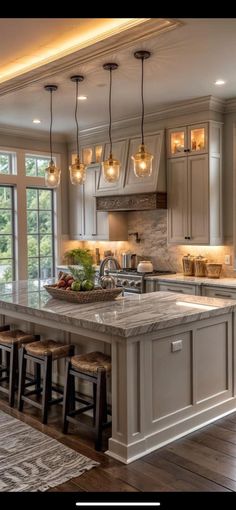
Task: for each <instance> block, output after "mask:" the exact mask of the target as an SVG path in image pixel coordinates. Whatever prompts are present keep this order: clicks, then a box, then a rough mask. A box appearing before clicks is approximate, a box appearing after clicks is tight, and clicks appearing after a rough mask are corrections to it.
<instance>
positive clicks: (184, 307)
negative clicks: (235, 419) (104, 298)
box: [0, 280, 236, 463]
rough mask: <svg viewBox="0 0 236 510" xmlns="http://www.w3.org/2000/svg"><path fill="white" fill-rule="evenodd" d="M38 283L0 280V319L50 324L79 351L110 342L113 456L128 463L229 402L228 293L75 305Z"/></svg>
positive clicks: (231, 317) (232, 354) (234, 356)
mask: <svg viewBox="0 0 236 510" xmlns="http://www.w3.org/2000/svg"><path fill="white" fill-rule="evenodd" d="M43 283H44V282H42V281H41V282H40V281H38V280H34V281H23V282H14V283H9V284H5V285H4V284H1V285H0V319H1V323H2V324H4V322H7V323H9V322H10V323H12V324H14V325H17V326H19V325H21V324H22V323H23V324H24V327H25V328H26V327H27V328H28V331H32V332H37V333H41V334H42V336H44V335H45V336H47V337H49V335H50V336H51V337H52V332H54V337H55V338H61V339H63V340H64V341H68V342H70V341H73V343H77V344H78V352H81V351H80V345H81V346H83V348H84V345H85V343H86V350H87V351H89V350H90V351H91V350H94V342H95V344H96V345H98V346H99V347H100V350H104V349H105V350H106V349H108V350H109V349H110V347H111V355H112V436H111V438H110V439H109V450H108V452H107V453H108V454H109V455H111V456H112V457H115V458H117V459H119V460H121V461H122V462H124V463H128V462H132V461H133V460H135V459H137V458H139V457H142V456H143V455H146V454H147V453H148V452H151V451H153V450H155V449H156V448H158V447H160V446H162V445H164V444H166V443H167V442H170V441H172V440H174V439H176V438H178V437H181V436H182V435H184V434H186V433H188V432H191V431H193V430H195V429H197V428H199V427H201V426H204V425H206V424H207V423H210V422H211V421H214V420H215V419H217V418H219V417H221V416H224V415H226V414H228V413H230V412H233V411H235V410H236V396H235V390H236V383H235V379H236V378H235V366H236V348H235V347H236V346H235V311H236V303H234V302H233V301H229V300H222V299H216V298H208V297H201V296H192V295H191V296H189V295H181V297H180V295H179V294H175V293H170V292H156V293H151V294H138V295H136V294H134V295H133V296H128V297H125V298H118V299H116V300H115V301H112V302H100V303H90V304H85V305H79V304H74V303H68V302H66V301H60V300H55V299H52V298H51V297H50V296H49V295H48V294H47V293H46V291H45V290H44V288H43ZM47 283H48V281H47ZM62 335H65V336H64V337H62ZM104 346H105V347H104ZM106 352H107V350H106Z"/></svg>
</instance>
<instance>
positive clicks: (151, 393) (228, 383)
mask: <svg viewBox="0 0 236 510" xmlns="http://www.w3.org/2000/svg"><path fill="white" fill-rule="evenodd" d="M232 315H233V314H232V313H227V314H225V313H224V314H222V315H221V316H219V317H214V318H212V319H202V320H200V321H195V322H192V323H189V324H183V325H182V326H177V327H175V328H174V327H172V328H167V329H166V330H162V331H160V332H153V333H149V334H146V335H143V336H142V337H141V335H140V336H137V337H136V338H132V339H129V341H127V342H126V343H124V342H120V341H114V343H113V346H112V362H113V367H112V371H113V397H112V399H113V431H112V438H111V439H110V440H109V452H108V454H109V455H111V456H113V457H115V458H117V459H120V460H121V461H123V462H125V463H129V462H132V461H133V460H135V459H136V458H139V457H142V456H143V455H146V454H147V453H148V452H151V451H153V450H155V449H157V448H159V447H160V446H163V445H164V444H166V443H168V442H171V441H173V440H174V439H176V438H178V437H181V436H183V435H185V434H186V433H188V432H191V431H193V430H196V429H197V428H200V427H201V426H203V425H206V424H207V423H209V422H211V421H214V420H216V419H217V418H219V417H221V416H223V415H225V414H228V413H230V412H233V411H235V409H236V399H235V391H234V384H235V383H234V378H233V373H234V370H235V368H234V367H235V364H234V359H235V334H234V328H235V322H234V321H232ZM232 325H233V326H234V327H233V328H232ZM138 380H139V383H138Z"/></svg>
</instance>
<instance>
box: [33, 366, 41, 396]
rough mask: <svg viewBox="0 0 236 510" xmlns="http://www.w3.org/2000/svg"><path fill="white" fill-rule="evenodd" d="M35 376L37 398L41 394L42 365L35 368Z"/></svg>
mask: <svg viewBox="0 0 236 510" xmlns="http://www.w3.org/2000/svg"><path fill="white" fill-rule="evenodd" d="M34 376H35V381H36V382H35V389H36V390H37V396H38V395H39V394H40V392H41V365H40V363H35V366H34Z"/></svg>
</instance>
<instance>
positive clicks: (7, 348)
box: [0, 326, 39, 407]
mask: <svg viewBox="0 0 236 510" xmlns="http://www.w3.org/2000/svg"><path fill="white" fill-rule="evenodd" d="M37 339H39V336H37V335H31V334H27V333H24V331H21V330H20V329H15V330H10V326H1V327H0V352H1V360H0V382H4V381H5V382H7V383H8V387H7V388H6V387H5V386H2V385H0V391H2V392H3V393H7V394H8V395H9V404H10V406H11V407H13V406H14V403H15V390H16V387H17V382H18V350H19V348H20V347H21V346H22V345H23V344H24V345H25V344H27V343H29V342H33V341H34V342H35V343H37V342H36V340H37ZM3 352H5V353H6V362H5V363H3V358H2V353H3ZM3 374H4V375H3ZM27 380H30V383H27V385H29V384H36V380H35V379H32V378H28V377H27Z"/></svg>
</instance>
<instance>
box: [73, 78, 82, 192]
mask: <svg viewBox="0 0 236 510" xmlns="http://www.w3.org/2000/svg"><path fill="white" fill-rule="evenodd" d="M71 81H73V82H74V83H75V124H76V152H77V154H76V158H75V162H74V163H73V164H72V165H71V166H70V180H71V184H74V185H77V184H83V183H84V181H85V179H86V166H85V165H84V164H83V163H81V161H80V157H79V124H78V118H77V113H78V90H79V83H80V82H81V81H84V77H83V76H81V75H76V76H71Z"/></svg>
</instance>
